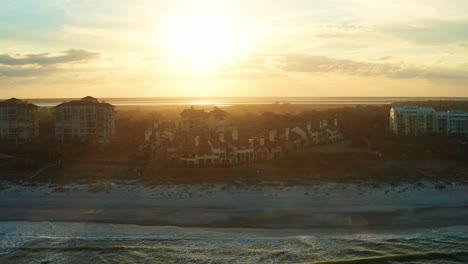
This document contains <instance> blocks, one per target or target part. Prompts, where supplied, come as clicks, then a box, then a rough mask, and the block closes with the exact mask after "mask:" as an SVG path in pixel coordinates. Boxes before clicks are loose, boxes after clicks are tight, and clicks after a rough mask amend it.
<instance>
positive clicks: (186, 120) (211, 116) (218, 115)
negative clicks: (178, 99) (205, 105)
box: [179, 106, 231, 132]
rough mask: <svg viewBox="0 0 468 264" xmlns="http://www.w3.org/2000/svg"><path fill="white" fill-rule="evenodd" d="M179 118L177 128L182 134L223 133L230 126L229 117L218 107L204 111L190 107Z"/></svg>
mask: <svg viewBox="0 0 468 264" xmlns="http://www.w3.org/2000/svg"><path fill="white" fill-rule="evenodd" d="M180 118H181V119H180V123H179V128H180V131H182V132H199V131H200V130H209V131H224V130H226V129H228V128H229V127H230V125H231V115H230V114H229V113H227V112H226V111H224V110H222V109H220V108H219V107H214V109H213V110H211V111H206V110H201V109H195V108H194V107H193V106H192V107H191V108H190V109H185V110H184V111H183V112H182V113H181V114H180Z"/></svg>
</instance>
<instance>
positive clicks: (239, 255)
mask: <svg viewBox="0 0 468 264" xmlns="http://www.w3.org/2000/svg"><path fill="white" fill-rule="evenodd" d="M0 263H3V264H7V263H93V264H97V263H468V227H451V228H442V229H430V230H413V231H404V230H396V231H391V232H390V231H385V232H384V231H381V232H378V233H373V232H366V231H362V230H361V231H359V232H357V233H350V232H347V231H343V233H342V234H340V232H337V231H336V230H335V231H334V232H327V231H324V230H315V231H314V230H284V231H283V230H265V229H263V230H249V229H204V228H177V227H151V226H134V225H115V224H92V223H51V222H34V223H31V222H0Z"/></svg>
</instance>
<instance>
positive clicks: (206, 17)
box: [161, 9, 246, 67]
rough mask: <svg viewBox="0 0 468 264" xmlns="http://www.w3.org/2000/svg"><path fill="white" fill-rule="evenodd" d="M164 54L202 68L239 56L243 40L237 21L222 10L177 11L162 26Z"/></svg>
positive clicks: (243, 45) (244, 40)
mask: <svg viewBox="0 0 468 264" xmlns="http://www.w3.org/2000/svg"><path fill="white" fill-rule="evenodd" d="M161 33H162V40H163V46H164V49H165V50H166V52H167V53H168V54H169V55H171V56H175V57H177V58H179V59H184V60H186V61H189V62H190V63H194V64H197V65H199V66H201V67H203V66H204V67H207V66H208V67H212V66H214V65H216V64H219V63H221V61H222V60H223V59H227V58H229V57H232V56H235V55H236V54H239V53H240V52H241V51H242V49H243V48H244V47H245V43H246V38H245V34H244V33H243V28H242V26H241V24H240V23H239V22H238V21H235V19H233V18H232V17H230V16H229V15H227V14H226V13H225V12H222V11H221V10H207V9H203V10H200V9H198V10H196V9H190V10H185V11H182V10H179V11H177V12H175V13H174V14H172V15H169V16H168V17H166V18H165V19H164V21H163V23H162V30H161Z"/></svg>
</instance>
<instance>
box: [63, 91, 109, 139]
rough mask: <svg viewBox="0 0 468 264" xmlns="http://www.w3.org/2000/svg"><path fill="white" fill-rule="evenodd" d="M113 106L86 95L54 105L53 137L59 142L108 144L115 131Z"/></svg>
mask: <svg viewBox="0 0 468 264" xmlns="http://www.w3.org/2000/svg"><path fill="white" fill-rule="evenodd" d="M114 118H115V117H114V106H113V105H111V104H109V103H106V102H99V101H98V100H97V99H96V98H94V97H91V96H87V97H84V98H82V99H81V100H75V101H69V102H64V103H62V104H59V105H57V106H56V107H55V138H56V140H57V141H58V142H60V143H61V144H69V143H71V142H73V141H79V142H87V141H91V142H94V143H96V144H109V143H110V142H112V140H113V138H114V133H115V121H114Z"/></svg>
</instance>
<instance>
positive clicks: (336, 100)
mask: <svg viewBox="0 0 468 264" xmlns="http://www.w3.org/2000/svg"><path fill="white" fill-rule="evenodd" d="M76 99H78V98H52V99H47V98H44V99H28V101H29V102H31V103H34V104H36V105H38V106H40V107H54V106H56V105H58V104H60V103H62V102H64V101H70V100H76ZM102 100H104V101H106V102H109V103H111V104H113V105H115V106H176V105H217V106H230V105H266V104H295V105H297V104H300V105H308V104H331V105H336V104H343V105H383V104H391V103H393V102H401V101H426V100H468V98H448V97H443V98H439V97H217V98H176V97H173V98H171V97H164V98H151V97H148V98H102Z"/></svg>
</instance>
